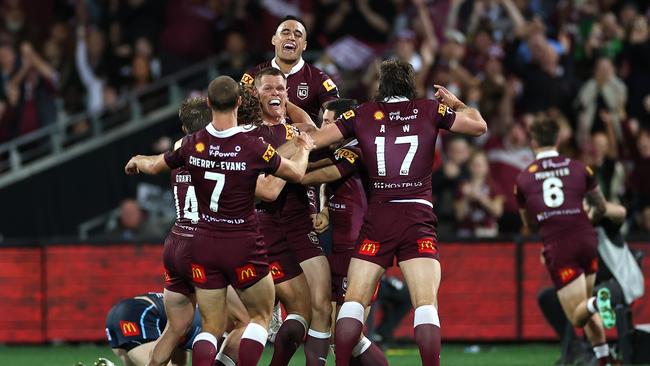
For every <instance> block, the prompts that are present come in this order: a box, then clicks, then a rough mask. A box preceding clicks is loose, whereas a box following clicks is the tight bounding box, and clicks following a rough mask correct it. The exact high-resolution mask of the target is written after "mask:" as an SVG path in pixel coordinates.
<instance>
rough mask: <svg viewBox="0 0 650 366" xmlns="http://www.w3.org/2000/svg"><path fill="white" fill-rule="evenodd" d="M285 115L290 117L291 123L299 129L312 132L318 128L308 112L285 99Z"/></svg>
mask: <svg viewBox="0 0 650 366" xmlns="http://www.w3.org/2000/svg"><path fill="white" fill-rule="evenodd" d="M287 116H289V118H291V121H292V125H294V126H296V128H298V129H299V130H300V131H304V132H312V131H316V130H318V127H317V126H316V124H315V123H314V121H312V120H311V117H309V114H308V113H307V112H305V111H304V110H303V109H302V108H300V107H298V106H297V105H295V104H293V103H291V102H290V101H288V100H287Z"/></svg>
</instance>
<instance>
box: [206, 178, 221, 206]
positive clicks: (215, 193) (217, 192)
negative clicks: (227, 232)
mask: <svg viewBox="0 0 650 366" xmlns="http://www.w3.org/2000/svg"><path fill="white" fill-rule="evenodd" d="M205 179H207V180H214V181H216V182H217V184H216V185H215V186H214V189H213V190H212V196H210V210H212V211H213V212H217V211H218V210H219V197H221V191H223V186H224V185H225V184H226V176H225V175H224V174H221V173H215V172H205Z"/></svg>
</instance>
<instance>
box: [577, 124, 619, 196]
mask: <svg viewBox="0 0 650 366" xmlns="http://www.w3.org/2000/svg"><path fill="white" fill-rule="evenodd" d="M605 118H609V117H605ZM608 121H610V122H608V123H607V124H608V126H611V120H610V119H608ZM610 131H611V128H610ZM590 145H591V147H590V149H589V150H586V151H585V152H586V156H584V157H583V161H584V162H585V163H586V164H587V165H589V166H590V167H591V168H592V169H593V170H594V174H595V176H596V179H597V180H598V185H599V186H600V189H601V190H602V191H603V195H604V196H605V198H606V199H607V200H608V201H610V202H618V201H619V199H620V198H621V197H622V196H623V193H624V190H625V170H624V167H623V164H622V163H621V162H620V161H618V148H617V147H618V144H617V143H616V139H615V137H614V136H613V132H612V133H610V134H606V133H604V132H597V133H594V134H593V135H592V136H591V143H590Z"/></svg>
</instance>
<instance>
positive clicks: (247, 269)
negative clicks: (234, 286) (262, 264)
mask: <svg viewBox="0 0 650 366" xmlns="http://www.w3.org/2000/svg"><path fill="white" fill-rule="evenodd" d="M235 273H236V274H237V282H239V283H244V282H248V281H252V280H254V279H255V278H257V271H256V270H255V267H254V266H253V265H252V264H249V265H246V266H244V267H239V268H235Z"/></svg>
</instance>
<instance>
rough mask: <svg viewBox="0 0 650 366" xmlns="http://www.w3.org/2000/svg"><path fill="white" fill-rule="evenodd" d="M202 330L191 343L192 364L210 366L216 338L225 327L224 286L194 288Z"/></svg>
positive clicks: (212, 361) (212, 360) (215, 347)
mask: <svg viewBox="0 0 650 366" xmlns="http://www.w3.org/2000/svg"><path fill="white" fill-rule="evenodd" d="M196 302H197V303H198V304H199V311H200V312H201V327H202V329H203V331H202V332H201V333H199V334H198V335H197V336H196V338H194V343H193V344H192V365H194V366H212V364H213V363H214V360H215V357H216V356H217V350H218V348H217V339H218V338H219V337H221V335H222V334H223V332H224V331H225V329H226V320H227V317H226V315H225V314H226V288H221V289H210V290H208V289H202V288H198V287H197V288H196Z"/></svg>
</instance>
